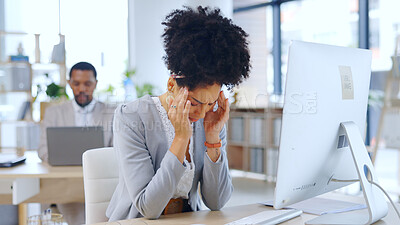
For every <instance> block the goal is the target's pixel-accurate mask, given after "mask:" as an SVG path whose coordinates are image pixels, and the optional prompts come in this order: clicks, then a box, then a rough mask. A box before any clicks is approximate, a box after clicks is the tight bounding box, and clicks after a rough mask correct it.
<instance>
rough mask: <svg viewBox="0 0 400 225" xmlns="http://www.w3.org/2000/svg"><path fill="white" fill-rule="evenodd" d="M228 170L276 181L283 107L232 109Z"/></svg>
mask: <svg viewBox="0 0 400 225" xmlns="http://www.w3.org/2000/svg"><path fill="white" fill-rule="evenodd" d="M229 118H230V119H229V121H228V126H227V128H228V129H227V135H228V148H227V154H228V159H229V167H230V168H231V169H237V170H242V171H247V172H254V173H260V174H265V175H266V178H267V180H268V181H274V180H275V179H276V168H277V160H278V145H279V138H280V127H281V121H282V108H258V109H242V108H235V107H232V108H231V109H230V115H229Z"/></svg>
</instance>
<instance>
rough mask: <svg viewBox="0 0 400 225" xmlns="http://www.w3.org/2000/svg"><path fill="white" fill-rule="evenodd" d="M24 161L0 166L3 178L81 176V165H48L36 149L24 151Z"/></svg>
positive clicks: (0, 176) (0, 173)
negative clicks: (18, 163) (13, 164)
mask: <svg viewBox="0 0 400 225" xmlns="http://www.w3.org/2000/svg"><path fill="white" fill-rule="evenodd" d="M25 156H26V162H25V163H23V164H20V165H17V166H14V167H10V168H0V179H3V178H29V177H35V178H83V170H82V166H55V167H53V166H50V165H49V164H47V163H45V162H42V161H41V160H40V159H39V157H38V155H37V152H36V151H27V152H25Z"/></svg>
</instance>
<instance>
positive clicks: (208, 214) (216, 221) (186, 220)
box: [97, 193, 400, 225]
mask: <svg viewBox="0 0 400 225" xmlns="http://www.w3.org/2000/svg"><path fill="white" fill-rule="evenodd" d="M323 197H326V196H325V195H324V196H323ZM327 198H335V199H338V200H345V201H352V202H358V203H361V202H363V199H362V198H360V197H354V196H346V195H343V194H331V193H330V194H329V195H328V197H327ZM265 210H273V208H272V207H267V206H263V205H261V204H250V205H243V206H235V207H227V208H223V209H222V210H221V211H208V210H203V211H198V212H189V213H178V214H173V215H165V216H161V217H160V218H159V219H158V220H147V219H144V218H138V219H131V220H121V221H118V222H105V223H97V225H117V224H120V225H152V224H160V225H161V224H162V225H180V224H182V225H183V224H185V225H186V224H196V225H200V224H209V225H221V224H226V223H229V222H232V221H235V220H238V219H241V218H243V217H246V216H250V215H253V214H256V213H259V212H262V211H265ZM365 210H366V209H365ZM315 217H316V216H315V215H311V214H306V213H303V214H302V215H301V216H299V217H296V218H293V219H291V220H289V221H287V222H284V223H281V224H282V225H299V224H304V223H305V222H306V221H308V220H310V219H312V218H315ZM391 224H400V219H399V218H398V217H397V215H396V212H395V211H394V209H393V207H392V206H391V205H390V206H389V213H388V215H387V216H386V217H385V218H383V219H382V220H380V221H378V222H377V223H375V224H374V225H391Z"/></svg>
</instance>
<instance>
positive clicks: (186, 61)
mask: <svg viewBox="0 0 400 225" xmlns="http://www.w3.org/2000/svg"><path fill="white" fill-rule="evenodd" d="M162 24H163V25H165V26H166V28H165V29H164V34H163V35H162V37H163V38H164V47H165V51H166V55H165V56H164V57H163V59H164V62H165V64H166V65H167V66H168V69H169V70H170V71H171V73H174V74H177V75H184V76H185V78H177V79H176V82H177V84H178V85H179V86H185V87H188V88H189V90H193V89H195V88H197V87H204V86H207V85H213V84H220V85H226V86H227V88H228V89H229V90H230V89H231V88H232V87H234V86H235V85H238V84H240V83H241V82H242V81H243V79H246V78H248V77H249V72H250V67H251V65H250V62H249V61H250V54H249V50H248V43H247V40H246V37H247V36H248V35H247V33H246V32H245V31H243V30H242V28H240V27H238V26H236V25H234V24H233V23H232V20H230V19H228V18H226V17H223V16H222V15H221V12H220V9H217V8H216V9H210V8H208V7H205V8H203V7H201V6H199V7H198V8H197V10H195V9H192V8H189V7H185V9H183V10H180V9H177V10H174V11H173V12H172V13H170V14H169V15H168V16H167V17H166V18H165V21H164V22H162Z"/></svg>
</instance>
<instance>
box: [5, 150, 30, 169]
mask: <svg viewBox="0 0 400 225" xmlns="http://www.w3.org/2000/svg"><path fill="white" fill-rule="evenodd" d="M25 160H26V157H25V156H18V155H17V154H15V153H0V167H13V166H16V165H19V164H21V163H24V162H25Z"/></svg>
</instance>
